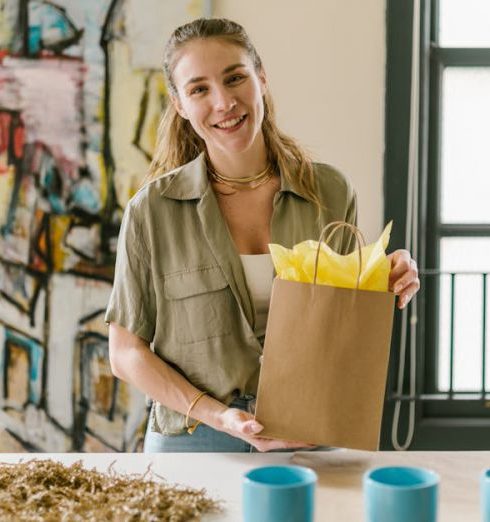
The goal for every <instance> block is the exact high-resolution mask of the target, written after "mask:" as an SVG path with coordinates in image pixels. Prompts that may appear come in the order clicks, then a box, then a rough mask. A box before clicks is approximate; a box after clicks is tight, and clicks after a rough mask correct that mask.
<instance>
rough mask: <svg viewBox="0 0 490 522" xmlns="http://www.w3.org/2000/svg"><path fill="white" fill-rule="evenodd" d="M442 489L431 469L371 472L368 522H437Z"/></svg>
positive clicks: (365, 481)
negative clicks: (439, 495)
mask: <svg viewBox="0 0 490 522" xmlns="http://www.w3.org/2000/svg"><path fill="white" fill-rule="evenodd" d="M438 487H439V475H437V473H434V472H433V471H430V470H428V469H424V468H413V467H384V468H375V469H371V470H369V471H367V472H366V473H365V474H364V479H363V489H364V507H365V513H366V522H394V521H396V522H436V520H437V502H438Z"/></svg>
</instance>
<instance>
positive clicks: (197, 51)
mask: <svg viewBox="0 0 490 522" xmlns="http://www.w3.org/2000/svg"><path fill="white" fill-rule="evenodd" d="M164 72H165V75H166V80H167V85H168V88H169V94H170V99H171V103H170V104H169V105H168V107H167V108H166V111H165V114H164V115H163V118H162V122H161V125H160V129H159V142H158V146H157V150H156V154H155V158H154V161H153V163H152V165H151V168H150V176H149V178H150V179H149V181H148V182H147V183H146V184H145V186H144V187H143V188H142V189H141V190H140V191H139V192H138V193H137V194H136V195H135V197H134V198H133V199H132V200H131V201H130V203H129V204H128V206H127V209H126V211H125V215H124V219H123V223H122V226H121V232H120V236H119V243H118V254H117V262H116V275H115V281H114V289H113V293H112V296H111V300H110V303H109V307H108V310H107V315H106V321H107V322H110V330H109V351H110V360H111V366H112V370H113V372H114V374H115V375H116V376H117V377H118V378H120V379H123V380H125V381H127V382H130V383H131V384H133V385H135V386H136V387H138V388H139V389H140V390H142V391H143V392H144V393H146V394H147V395H148V396H150V397H151V398H152V399H153V404H152V409H151V414H150V421H149V425H148V429H147V435H146V440H145V451H148V452H154V451H254V450H258V451H269V450H278V449H286V450H287V449H293V448H300V447H307V446H308V445H307V444H305V443H304V442H301V441H297V442H291V441H282V440H269V439H264V438H261V437H260V431H261V430H262V429H263V427H262V426H261V425H260V424H259V423H258V422H256V421H255V420H254V417H253V415H252V413H251V410H252V405H253V399H254V395H255V393H256V390H257V383H258V374H259V368H260V355H261V351H262V343H263V338H264V332H265V321H266V317H267V308H268V301H269V298H270V291H271V285H272V276H273V267H272V264H271V259H270V256H269V255H268V253H267V252H268V246H267V245H268V244H269V243H270V242H274V243H280V244H283V245H284V246H287V247H291V246H292V245H294V244H295V243H298V242H300V241H303V240H305V239H311V238H316V237H318V234H319V230H320V229H321V228H322V227H323V226H324V225H325V224H326V223H328V222H331V221H336V220H344V221H348V222H351V223H355V221H356V200H355V194H354V192H353V190H352V188H351V187H350V185H349V184H348V183H347V181H346V180H345V179H344V177H343V176H342V175H341V174H339V173H338V172H336V171H335V170H333V169H332V168H330V167H328V166H327V165H322V164H313V163H311V161H310V160H309V159H308V158H307V156H306V155H305V153H304V152H303V151H302V150H301V149H300V147H299V146H298V145H297V144H296V143H295V142H294V140H292V139H291V138H289V137H287V136H285V135H284V134H282V133H281V132H280V131H279V130H278V128H277V126H276V124H275V121H274V115H273V109H272V101H271V98H270V95H269V93H268V90H267V79H266V74H265V71H264V69H263V67H262V64H261V60H260V58H259V56H258V54H257V52H256V50H255V48H254V47H253V45H252V43H251V42H250V40H249V38H248V36H247V35H246V33H245V31H244V29H243V28H242V27H241V26H239V25H238V24H236V23H233V22H231V21H229V20H223V19H210V20H204V19H200V20H196V21H194V22H192V23H190V24H186V25H184V26H182V27H179V28H178V29H177V30H176V31H175V32H174V33H173V35H172V37H171V38H170V40H169V42H168V44H167V47H166V50H165V58H164ZM333 247H334V248H336V249H337V250H339V251H341V252H343V253H347V252H349V251H350V250H351V249H352V248H353V243H352V239H351V238H350V237H349V234H348V233H347V232H344V233H343V234H339V236H338V237H337V238H335V241H334V244H333ZM391 261H392V271H391V275H390V282H391V285H392V287H394V291H395V293H396V294H398V296H399V298H398V303H399V306H400V307H403V306H405V305H406V304H407V303H408V301H409V300H410V299H411V297H412V296H413V294H414V293H415V292H416V291H417V290H418V288H419V280H418V278H417V269H416V265H415V263H414V262H413V260H411V259H410V255H409V254H408V252H406V251H396V252H394V253H393V254H392V255H391ZM150 343H152V349H150Z"/></svg>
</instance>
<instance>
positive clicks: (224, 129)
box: [213, 114, 247, 133]
mask: <svg viewBox="0 0 490 522" xmlns="http://www.w3.org/2000/svg"><path fill="white" fill-rule="evenodd" d="M241 118H242V119H241V121H239V122H238V123H237V124H235V125H233V126H232V127H224V128H223V127H218V125H213V127H214V128H215V129H217V130H219V131H221V132H226V133H231V132H235V131H237V130H238V129H240V128H241V127H242V126H243V124H244V123H245V121H246V119H247V115H246V114H244V115H243V116H241Z"/></svg>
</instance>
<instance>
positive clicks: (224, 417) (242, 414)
mask: <svg viewBox="0 0 490 522" xmlns="http://www.w3.org/2000/svg"><path fill="white" fill-rule="evenodd" d="M263 429H264V427H263V426H262V424H259V423H258V422H257V421H256V420H255V419H254V416H253V415H252V414H251V413H248V412H246V411H243V410H240V409H238V408H227V409H226V410H224V411H223V412H222V413H221V415H220V430H221V431H224V432H225V433H228V435H231V436H232V437H237V438H239V439H242V440H244V441H245V442H248V443H249V444H251V445H252V446H253V447H254V448H256V449H257V450H258V451H260V452H264V451H270V450H274V449H291V450H293V449H298V448H314V447H315V445H314V444H307V443H306V442H293V441H287V440H279V439H265V438H264V437H259V436H257V434H258V433H260V432H261V431H262V430H263Z"/></svg>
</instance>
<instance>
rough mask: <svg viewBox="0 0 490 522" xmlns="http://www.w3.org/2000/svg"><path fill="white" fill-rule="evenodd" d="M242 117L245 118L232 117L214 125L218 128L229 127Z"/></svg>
mask: <svg viewBox="0 0 490 522" xmlns="http://www.w3.org/2000/svg"><path fill="white" fill-rule="evenodd" d="M243 118H245V116H240V117H239V118H233V119H232V120H228V121H224V122H223V123H217V124H216V127H219V128H220V129H229V128H230V127H234V126H235V125H238V124H239V123H240V122H241V121H242V120H243Z"/></svg>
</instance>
